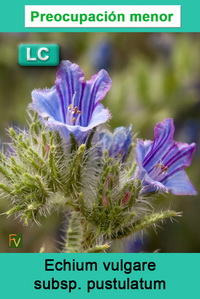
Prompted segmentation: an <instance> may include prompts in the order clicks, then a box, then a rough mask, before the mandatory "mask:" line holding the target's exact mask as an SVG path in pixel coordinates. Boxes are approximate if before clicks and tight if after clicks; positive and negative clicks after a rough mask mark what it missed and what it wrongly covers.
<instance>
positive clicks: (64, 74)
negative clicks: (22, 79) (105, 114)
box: [55, 61, 111, 127]
mask: <svg viewBox="0 0 200 299" xmlns="http://www.w3.org/2000/svg"><path fill="white" fill-rule="evenodd" d="M55 84H56V89H57V92H58V94H59V98H60V102H61V105H62V108H63V115H64V114H66V111H67V108H68V106H69V105H70V104H71V103H72V99H73V97H74V106H77V107H78V109H79V110H80V111H81V117H80V125H81V126H84V127H86V126H87V125H88V123H89V122H90V120H91V117H92V113H93V111H94V110H95V108H96V106H97V105H98V103H99V101H101V100H102V99H103V98H104V97H105V95H106V93H107V92H108V91H109V90H110V88H111V79H110V77H109V75H108V73H107V72H106V71H105V70H101V71H100V72H99V73H98V74H96V75H94V76H92V77H91V79H90V80H89V81H86V82H84V74H83V72H82V70H81V69H80V67H79V66H78V65H77V64H75V63H71V62H70V61H62V62H61V64H60V66H59V69H58V72H57V74H56V81H55ZM63 117H65V116H63Z"/></svg>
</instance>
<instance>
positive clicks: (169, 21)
mask: <svg viewBox="0 0 200 299" xmlns="http://www.w3.org/2000/svg"><path fill="white" fill-rule="evenodd" d="M194 2H195V3H194ZM50 5H53V6H54V8H53V11H55V14H54V13H52V10H51V9H50V8H49V6H50ZM61 5H64V6H65V8H64V11H63V14H60V13H59V11H60V10H62V8H61V7H60V6H61ZM30 6H34V9H33V12H32V14H31V12H30V11H28V10H29V8H30ZM44 6H46V7H44ZM70 6H73V8H72V9H73V10H72V13H71V10H69V9H70ZM80 6H81V7H83V8H82V9H81V7H80ZM95 6H96V9H95V8H94V7H95ZM108 6H109V8H108ZM117 6H122V8H121V7H120V8H117ZM130 6H131V7H132V8H131V10H130ZM135 6H140V8H139V9H142V12H143V13H140V10H139V11H138V10H137V9H136V8H135ZM148 6H154V8H155V10H152V9H150V11H149V10H148V8H147V7H148ZM158 6H159V7H161V9H162V6H163V11H162V10H161V11H160V12H159V7H158ZM170 6H171V7H172V8H171V10H170V11H168V9H169V8H170ZM42 7H43V8H42ZM59 7H60V8H59ZM97 7H98V8H97ZM176 7H179V8H178V11H177V10H176ZM107 8H108V9H107ZM41 9H42V12H41V13H40V12H39V11H40V10H41ZM76 9H77V10H76ZM118 9H120V11H122V12H123V13H118V12H117V10H118ZM174 9H175V11H174ZM102 10H103V11H102ZM199 11H200V3H199V2H197V1H186V0H173V1H171V0H168V1H166V0H165V1H164V0H157V1H156V0H154V1H151V3H150V2H149V1H142V0H140V1H130V0H126V1H123V3H122V1H119V0H118V1H116V0H115V1H111V0H110V1H109V2H108V1H104V0H103V1H100V2H97V3H95V5H94V2H93V1H91V0H88V1H67V3H66V1H64V0H59V1H52V0H43V1H31V0H30V1H28V0H22V1H20V2H18V1H14V0H10V1H9V2H4V3H3V4H2V5H1V18H0V31H1V32H101V31H106V32H199V31H200V22H199ZM87 12H88V13H87ZM80 15H81V16H80ZM118 15H121V16H120V17H118ZM76 17H77V21H76ZM36 19H37V21H39V23H38V24H36ZM45 22H46V23H47V24H46V25H45V24H44V23H45ZM164 23H165V25H164Z"/></svg>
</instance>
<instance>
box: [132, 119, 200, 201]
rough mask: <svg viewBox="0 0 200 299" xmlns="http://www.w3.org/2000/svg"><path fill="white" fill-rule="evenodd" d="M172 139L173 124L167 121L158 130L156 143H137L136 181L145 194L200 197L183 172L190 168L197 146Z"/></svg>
mask: <svg viewBox="0 0 200 299" xmlns="http://www.w3.org/2000/svg"><path fill="white" fill-rule="evenodd" d="M173 136H174V124H173V120H172V119H165V120H164V121H163V122H159V123H158V124H157V125H156V126H155V128H154V141H150V140H145V141H143V140H139V141H138V143H137V145H136V161H137V165H138V166H137V168H136V177H137V178H138V179H140V180H141V181H142V184H143V191H142V193H150V192H154V191H161V192H168V191H171V192H172V193H173V194H176V195H195V194H197V192H196V190H195V188H194V187H193V185H192V184H191V182H190V180H189V178H188V176H187V174H186V172H185V170H184V168H185V167H187V166H189V165H190V164H191V160H192V156H193V153H194V151H195V143H192V144H187V143H180V142H175V141H174V140H173Z"/></svg>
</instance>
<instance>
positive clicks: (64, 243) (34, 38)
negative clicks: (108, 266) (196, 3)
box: [0, 33, 200, 253]
mask: <svg viewBox="0 0 200 299" xmlns="http://www.w3.org/2000/svg"><path fill="white" fill-rule="evenodd" d="M0 40H1V43H0V53H1V54H3V53H4V55H1V57H4V59H2V60H1V61H0V72H1V78H2V79H1V80H2V82H1V85H0V98H1V111H0V115H1V116H2V117H1V118H0V119H1V121H0V131H1V135H2V138H1V154H0V178H1V181H0V189H1V201H0V211H1V217H0V234H1V236H2V246H1V248H0V252H65V253H73V252H75V253H79V252H80V253H81V252H88V253H99V252H105V253H106V252H110V253H111V252H199V250H200V239H199V236H197V235H196V233H195V230H196V229H197V227H198V226H199V225H200V223H199V217H198V214H197V213H198V208H199V205H200V203H199V198H198V197H199V195H198V190H197V189H198V178H199V128H200V119H199V83H198V81H199V72H200V63H199V62H198V47H199V44H200V36H199V35H198V34H194V35H192V36H191V35H190V36H188V35H186V34H179V35H178V34H169V33H160V34H156V33H152V34H147V33H145V34H143V33H140V34H139V33H134V34H133V33H130V34H129V33H99V34H97V33H95V34H93V33H85V34H83V33H82V34H75V33H73V34H71V33H55V34H48V33H45V34H41V33H40V34H39V33H34V34H32V33H30V34H28V35H26V34H17V35H16V34H9V35H4V34H1V35H0ZM30 40H31V42H32V43H40V42H41V43H45V42H46V43H49V42H51V43H57V44H59V45H60V47H61V63H60V64H59V66H58V67H20V66H19V65H17V46H18V45H19V44H20V43H28V42H29V41H30ZM191 44H192V50H191ZM13 48H14V49H13ZM191 52H192V54H191ZM13 62H14V63H13ZM11 86H12V88H11ZM23 99H24V100H23ZM189 166H190V167H189ZM187 167H188V168H187ZM170 220H171V221H170ZM10 233H21V234H22V235H23V247H22V248H14V249H13V248H12V249H10V248H8V245H7V243H8V242H7V239H8V235H9V234H10ZM3 240H5V242H3Z"/></svg>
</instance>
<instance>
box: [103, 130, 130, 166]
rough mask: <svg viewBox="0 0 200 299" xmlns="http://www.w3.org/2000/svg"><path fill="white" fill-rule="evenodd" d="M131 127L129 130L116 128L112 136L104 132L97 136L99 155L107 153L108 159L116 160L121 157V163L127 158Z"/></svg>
mask: <svg viewBox="0 0 200 299" xmlns="http://www.w3.org/2000/svg"><path fill="white" fill-rule="evenodd" d="M131 135H132V126H130V127H129V128H125V127H118V128H116V129H115V130H114V132H113V134H112V133H110V132H108V131H105V132H101V133H100V134H99V142H98V149H99V152H100V155H102V154H103V152H104V151H105V150H107V151H108V154H109V156H110V157H114V158H117V157H119V156H121V159H122V162H124V160H125V159H126V157H127V154H128V152H129V149H130V145H131V142H132V138H131V137H132V136H131Z"/></svg>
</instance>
